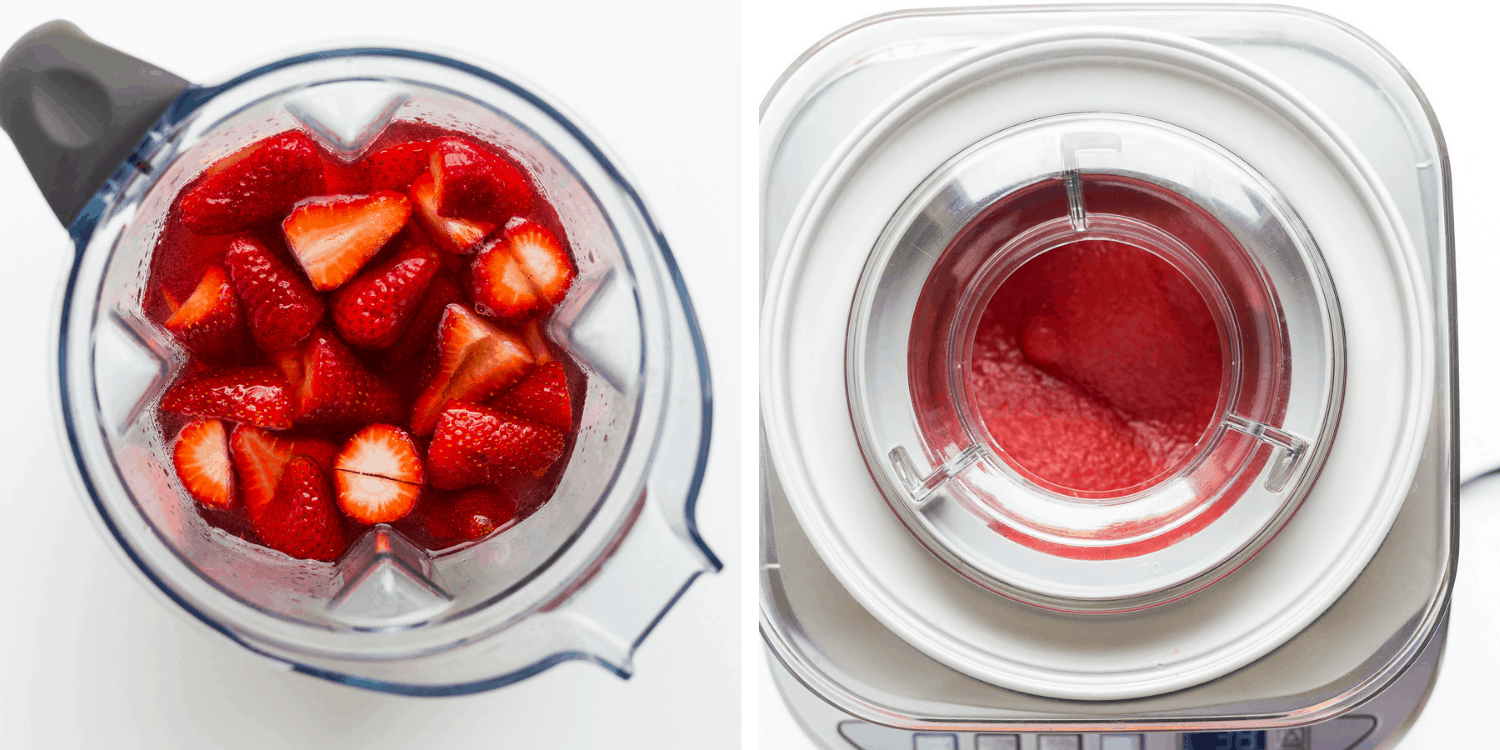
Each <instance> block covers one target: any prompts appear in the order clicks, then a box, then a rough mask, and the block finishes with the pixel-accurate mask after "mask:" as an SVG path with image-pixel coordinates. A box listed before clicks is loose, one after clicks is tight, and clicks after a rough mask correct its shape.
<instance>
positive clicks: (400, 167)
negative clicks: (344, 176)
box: [360, 141, 433, 190]
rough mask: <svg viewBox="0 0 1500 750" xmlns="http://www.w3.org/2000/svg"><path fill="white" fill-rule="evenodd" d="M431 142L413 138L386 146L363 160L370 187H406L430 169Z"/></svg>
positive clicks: (388, 188)
mask: <svg viewBox="0 0 1500 750" xmlns="http://www.w3.org/2000/svg"><path fill="white" fill-rule="evenodd" d="M432 143H433V142H432V141H410V142H407V143H401V144H397V145H395V146H390V147H388V148H383V149H381V150H379V151H376V152H375V153H373V154H371V155H370V156H368V157H366V158H365V159H364V160H363V161H362V162H361V163H360V172H361V174H362V176H363V178H364V184H365V189H367V190H406V189H407V188H408V187H410V186H411V183H412V181H413V180H415V179H417V178H418V177H420V176H422V174H423V173H425V172H426V171H427V165H428V164H429V163H430V162H431V159H430V154H431V152H432Z"/></svg>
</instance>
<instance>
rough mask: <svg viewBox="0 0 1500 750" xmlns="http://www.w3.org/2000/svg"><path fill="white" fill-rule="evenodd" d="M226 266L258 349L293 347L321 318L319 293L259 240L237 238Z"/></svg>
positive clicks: (283, 349)
mask: <svg viewBox="0 0 1500 750" xmlns="http://www.w3.org/2000/svg"><path fill="white" fill-rule="evenodd" d="M224 264H225V265H226V266H228V268H229V278H230V280H231V281H233V282H234V290H235V292H237V293H238V294H239V298H240V301H241V302H242V303H243V304H244V307H245V317H246V320H247V321H248V322H249V323H250V335H251V337H252V338H254V339H255V344H256V346H259V347H260V348H261V350H262V351H266V352H279V351H285V350H287V349H291V348H292V347H294V346H296V345H297V344H298V343H299V342H301V341H302V339H304V338H307V334H309V333H311V332H312V329H313V327H314V326H316V325H317V324H318V321H319V320H321V319H322V317H323V301H322V300H320V299H318V294H317V292H314V291H313V290H312V287H310V286H308V285H307V281H305V280H304V279H303V278H302V275H301V274H299V273H297V272H296V271H293V270H292V269H291V267H290V266H288V265H287V264H286V263H283V262H282V261H281V259H280V258H277V257H276V256H275V255H274V254H273V253H272V252H271V250H270V248H268V247H266V246H265V244H264V243H262V242H261V241H260V240H258V239H256V238H254V237H249V236H246V237H236V238H235V239H234V241H233V242H231V243H230V244H229V252H228V253H226V254H225V256H224Z"/></svg>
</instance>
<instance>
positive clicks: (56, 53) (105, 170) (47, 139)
mask: <svg viewBox="0 0 1500 750" xmlns="http://www.w3.org/2000/svg"><path fill="white" fill-rule="evenodd" d="M187 87H188V82H187V81H185V80H183V79H182V78H179V77H177V76H175V75H173V74H171V73H169V72H167V71H165V70H162V69H161V68H158V67H156V66H154V65H151V64H150V63H147V62H144V61H142V60H139V59H137V58H134V57H131V56H130V55H127V54H125V53H123V52H120V51H119V50H115V49H112V48H110V47H106V46H104V45H102V44H99V43H98V42H96V41H94V40H93V39H90V38H89V37H88V36H86V35H85V34H84V33H83V31H81V30H80V29H79V28H78V27H77V26H74V25H73V24H71V23H68V22H67V21H51V22H49V23H45V24H42V25H41V26H38V27H36V28H35V29H32V30H31V31H30V32H29V33H27V34H26V35H25V36H23V37H21V39H20V40H19V41H17V42H16V43H15V44H14V45H13V46H11V48H10V50H9V51H7V52H6V53H5V57H4V58H0V127H3V128H4V129H5V132H6V133H7V134H8V135H10V139H11V140H12V141H14V142H15V144H16V150H18V151H19V152H20V153H21V159H22V160H24V161H25V162H26V168H27V169H29V170H31V178H32V179H33V180H35V181H36V184H37V187H39V188H41V190H42V195H43V196H45V197H46V198H47V204H48V205H50V206H51V207H52V212H53V213H54V214H56V215H57V219H58V221H61V222H62V224H63V226H65V227H66V226H70V225H71V224H72V223H73V220H74V219H75V218H77V216H78V213H79V212H80V211H81V210H82V209H83V207H84V205H85V204H87V203H88V201H89V198H91V197H93V195H94V193H95V192H97V191H98V190H99V188H100V187H101V186H103V185H104V182H105V181H106V180H108V179H109V176H110V175H111V174H113V173H114V171H115V170H116V169H117V168H118V167H119V166H120V164H121V163H122V162H124V161H125V160H126V159H127V158H129V156H130V153H131V151H132V150H134V149H135V146H136V144H137V143H139V142H140V140H141V138H142V137H143V136H145V134H146V131H147V130H149V129H150V128H151V126H152V125H153V124H154V123H155V122H156V121H157V119H158V118H159V117H161V115H162V112H164V111H166V109H167V107H168V105H170V104H171V103H172V101H173V100H174V99H176V98H177V95H178V94H181V93H182V91H183V90H184V89H186V88H187Z"/></svg>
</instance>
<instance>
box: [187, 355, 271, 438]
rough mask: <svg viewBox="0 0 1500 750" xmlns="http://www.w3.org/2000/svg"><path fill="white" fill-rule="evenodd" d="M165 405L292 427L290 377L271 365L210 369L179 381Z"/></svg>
mask: <svg viewBox="0 0 1500 750" xmlns="http://www.w3.org/2000/svg"><path fill="white" fill-rule="evenodd" d="M161 408H162V409H164V410H166V411H175V412H178V413H180V414H189V415H192V416H195V417H218V418H220V419H228V420H232V421H235V422H245V423H246V424H253V425H255V426H257V427H265V428H268V429H272V430H285V429H288V428H290V427H291V426H292V397H291V395H290V394H289V393H288V391H287V385H286V378H285V377H284V376H282V374H281V373H280V372H277V371H276V370H273V369H271V368H268V367H235V368H229V369H224V370H209V371H206V372H200V373H197V374H195V375H189V376H187V377H185V378H183V379H181V380H179V381H177V382H176V383H175V384H174V385H173V386H172V387H171V388H168V389H167V392H166V393H165V394H163V395H162V397H161Z"/></svg>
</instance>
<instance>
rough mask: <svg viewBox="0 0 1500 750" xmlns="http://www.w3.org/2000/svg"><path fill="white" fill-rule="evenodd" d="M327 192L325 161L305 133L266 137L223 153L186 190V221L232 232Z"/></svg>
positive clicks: (209, 230) (182, 205)
mask: <svg viewBox="0 0 1500 750" xmlns="http://www.w3.org/2000/svg"><path fill="white" fill-rule="evenodd" d="M321 192H323V162H322V160H321V159H319V158H318V147H317V145H316V144H314V143H313V140H312V139H311V138H309V137H307V135H306V134H304V133H301V132H297V131H288V132H285V133H281V134H278V135H273V136H271V137H269V138H263V139H261V140H259V141H257V142H255V143H253V144H251V145H249V146H247V147H246V148H243V149H241V150H240V151H238V152H236V153H234V154H233V155H231V156H229V157H227V158H224V159H220V160H219V161H218V162H216V163H215V164H214V165H213V166H211V167H209V168H208V171H207V172H205V173H204V176H203V178H202V180H201V181H199V182H198V183H197V184H196V185H194V186H192V187H191V188H189V189H188V190H186V191H184V192H183V193H182V197H181V198H180V199H178V201H177V210H178V213H179V215H180V216H181V217H182V223H183V224H184V225H186V226H187V228H188V229H190V230H192V231H193V232H196V233H198V234H233V233H235V232H239V231H243V230H245V229H249V228H250V227H252V226H254V225H256V224H259V223H261V222H263V221H270V220H272V219H276V218H278V217H280V216H282V215H284V214H285V213H286V210H287V208H289V207H290V206H291V205H292V204H293V203H296V202H297V201H298V200H301V199H302V198H304V197H306V196H309V195H317V194H318V193H321Z"/></svg>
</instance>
